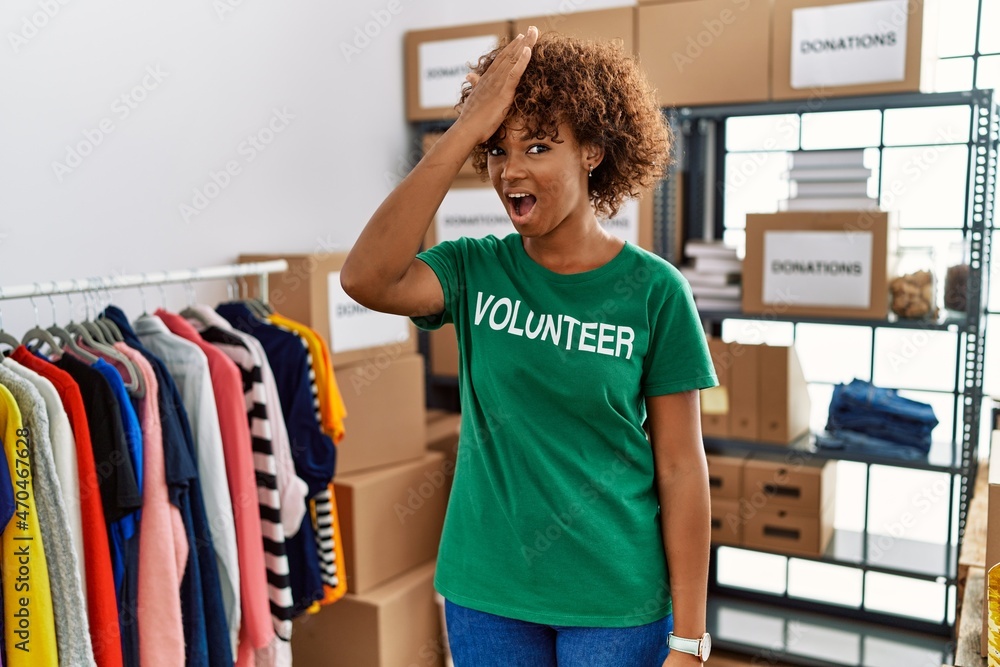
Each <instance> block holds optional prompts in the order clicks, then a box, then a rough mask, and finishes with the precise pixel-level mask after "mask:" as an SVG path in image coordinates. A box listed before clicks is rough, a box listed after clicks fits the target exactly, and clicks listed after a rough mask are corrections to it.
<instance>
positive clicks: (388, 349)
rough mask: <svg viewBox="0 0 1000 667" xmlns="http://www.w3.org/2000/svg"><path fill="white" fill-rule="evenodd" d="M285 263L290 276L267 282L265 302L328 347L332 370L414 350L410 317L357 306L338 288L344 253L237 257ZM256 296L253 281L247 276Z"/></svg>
mask: <svg viewBox="0 0 1000 667" xmlns="http://www.w3.org/2000/svg"><path fill="white" fill-rule="evenodd" d="M274 259H284V260H286V261H287V262H288V271H286V272H284V273H275V274H272V275H271V276H270V277H269V279H268V301H269V303H270V304H271V305H272V306H273V307H274V309H275V310H276V311H278V312H279V313H281V314H282V315H284V316H286V317H290V318H291V319H293V320H297V321H299V322H302V323H303V324H305V325H308V326H310V327H312V328H313V329H315V330H316V332H317V333H318V334H319V335H320V336H321V337H322V338H323V339H324V340H325V341H327V343H328V344H329V346H330V354H331V355H332V359H333V365H334V367H335V368H336V367H339V366H340V365H341V364H349V363H352V362H355V361H360V360H362V359H369V358H375V357H379V356H381V355H388V356H390V357H396V356H399V355H400V354H405V353H408V352H416V351H417V330H416V327H414V326H413V324H412V323H411V322H410V321H409V319H408V318H405V317H401V316H399V315H388V314H386V313H379V312H377V311H374V310H369V309H368V308H365V307H364V306H361V305H360V304H358V302H356V301H355V300H354V299H352V298H351V297H349V296H347V294H345V293H344V290H343V288H342V287H341V286H340V269H341V267H343V266H344V261H345V260H346V259H347V252H327V253H316V254H311V255H304V254H283V255H240V258H239V261H240V262H241V263H242V262H266V261H270V260H274ZM247 283H248V284H249V287H250V293H251V294H257V293H258V291H257V278H256V276H247Z"/></svg>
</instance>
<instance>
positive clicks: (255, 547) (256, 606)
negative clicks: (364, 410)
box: [156, 309, 274, 660]
mask: <svg viewBox="0 0 1000 667" xmlns="http://www.w3.org/2000/svg"><path fill="white" fill-rule="evenodd" d="M156 315H157V317H159V318H160V320H162V321H163V323H164V324H165V325H166V326H167V328H168V329H169V330H170V331H171V332H172V333H173V334H174V335H176V336H180V337H181V338H184V339H185V340H188V341H190V342H192V343H194V344H195V345H197V346H198V348H199V349H200V350H201V351H202V352H203V353H204V355H205V358H206V359H207V360H208V367H209V372H210V375H211V381H212V388H213V391H214V396H215V403H216V408H217V411H218V420H219V429H220V431H221V435H222V449H223V454H224V456H225V461H226V479H227V481H228V482H229V494H230V497H231V498H233V499H234V502H233V519H234V522H235V527H236V542H237V547H238V557H239V571H240V579H239V584H240V600H241V601H242V604H241V608H242V619H243V622H242V626H241V627H240V628H238V630H239V631H240V634H241V635H242V636H243V638H244V639H245V641H246V642H249V646H250V647H252V649H258V648H263V647H265V646H267V645H268V644H269V643H271V640H272V639H273V638H274V626H273V625H272V623H271V611H270V604H269V600H268V595H267V578H266V571H265V566H264V541H263V536H262V535H261V523H260V511H259V508H258V503H257V480H256V477H255V475H254V464H253V450H252V448H251V447H252V445H251V440H250V427H249V423H248V421H247V413H246V406H245V403H244V398H243V379H242V376H241V374H240V371H239V369H238V368H237V367H236V364H235V363H234V362H233V361H232V360H231V359H230V358H229V357H227V356H226V355H225V353H223V352H222V351H221V350H219V349H216V348H215V347H214V346H213V345H212V344H210V343H208V342H206V341H205V340H204V339H203V338H202V337H201V336H200V335H199V334H198V332H197V331H196V330H195V328H194V327H192V326H191V325H190V324H189V323H188V322H187V320H185V319H184V318H183V317H181V316H180V315H176V314H173V313H169V312H167V311H165V310H162V309H160V310H157V311H156ZM241 643H242V642H241ZM247 651H248V652H246V653H243V654H244V655H246V656H247V657H246V658H244V660H251V659H252V656H253V652H252V650H250V649H247ZM238 653H240V652H239V651H238Z"/></svg>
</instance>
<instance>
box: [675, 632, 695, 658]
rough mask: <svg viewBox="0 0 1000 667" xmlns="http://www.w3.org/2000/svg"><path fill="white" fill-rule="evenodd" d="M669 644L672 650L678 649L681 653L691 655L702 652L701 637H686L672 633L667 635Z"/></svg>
mask: <svg viewBox="0 0 1000 667" xmlns="http://www.w3.org/2000/svg"><path fill="white" fill-rule="evenodd" d="M667 646H669V647H670V648H671V649H672V650H673V649H676V650H678V651H680V652H681V653H690V654H691V655H700V654H701V637H699V638H698V639H686V638H684V637H678V636H677V635H675V634H674V633H670V635H668V637H667Z"/></svg>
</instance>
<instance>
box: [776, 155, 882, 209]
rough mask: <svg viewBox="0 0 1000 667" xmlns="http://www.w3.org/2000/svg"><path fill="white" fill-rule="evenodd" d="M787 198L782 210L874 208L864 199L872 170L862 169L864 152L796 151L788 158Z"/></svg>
mask: <svg viewBox="0 0 1000 667" xmlns="http://www.w3.org/2000/svg"><path fill="white" fill-rule="evenodd" d="M788 166H789V169H788V172H787V176H788V180H789V181H790V182H791V193H792V194H791V198H790V199H788V200H787V201H785V202H782V205H781V210H783V211H853V210H858V209H862V210H867V209H872V208H878V200H877V199H874V198H872V197H869V196H868V179H869V178H871V175H872V170H871V169H869V168H868V167H866V166H865V152H864V150H863V149H858V150H840V151H796V152H794V153H791V154H790V155H789V165H788Z"/></svg>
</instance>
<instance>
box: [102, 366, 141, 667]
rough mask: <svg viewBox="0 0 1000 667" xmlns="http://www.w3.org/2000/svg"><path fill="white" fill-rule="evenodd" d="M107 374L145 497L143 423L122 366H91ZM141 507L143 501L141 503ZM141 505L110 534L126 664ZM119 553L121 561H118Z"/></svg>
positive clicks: (135, 629)
mask: <svg viewBox="0 0 1000 667" xmlns="http://www.w3.org/2000/svg"><path fill="white" fill-rule="evenodd" d="M91 367H92V368H93V369H94V370H96V371H98V372H99V373H100V374H101V375H103V376H104V379H105V380H106V381H107V383H108V386H109V387H110V388H111V393H112V395H113V396H114V400H115V403H116V405H117V407H118V413H119V416H120V417H121V423H122V435H123V436H124V437H125V446H126V451H127V452H128V455H127V457H128V458H127V465H128V466H129V468H130V469H131V471H132V475H133V476H134V478H135V480H136V488H137V489H138V493H139V497H140V498H141V497H142V427H141V426H140V425H139V417H138V415H137V414H136V411H135V407H134V406H133V404H132V399H131V398H130V397H129V395H128V390H127V389H126V388H125V382H124V380H122V376H121V374H120V373H119V372H118V370H117V369H116V368H115V367H114V366H112V365H111V364H110V363H108V362H107V361H105V360H104V359H98V360H97V361H96V362H94V364H93V365H92V366H91ZM140 508H141V505H140ZM140 515H141V509H136V510H135V511H133V512H130V513H128V514H126V515H125V516H123V517H122V518H121V519H119V520H118V521H115V522H114V523H113V524H111V526H110V528H109V531H108V532H109V534H110V536H111V541H112V544H113V546H112V549H111V556H112V560H111V565H112V569H113V570H114V571H115V591H117V593H118V618H119V621H120V625H121V635H122V657H123V658H124V660H125V664H126V665H135V664H138V662H139V624H138V622H137V616H136V614H137V612H136V607H137V606H138V603H139V602H138V600H139V594H138V590H137V587H138V579H139V577H138V570H139V541H138V533H139V518H140ZM116 555H117V556H118V557H120V559H121V560H120V561H119V562H116V560H115V557H116Z"/></svg>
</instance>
